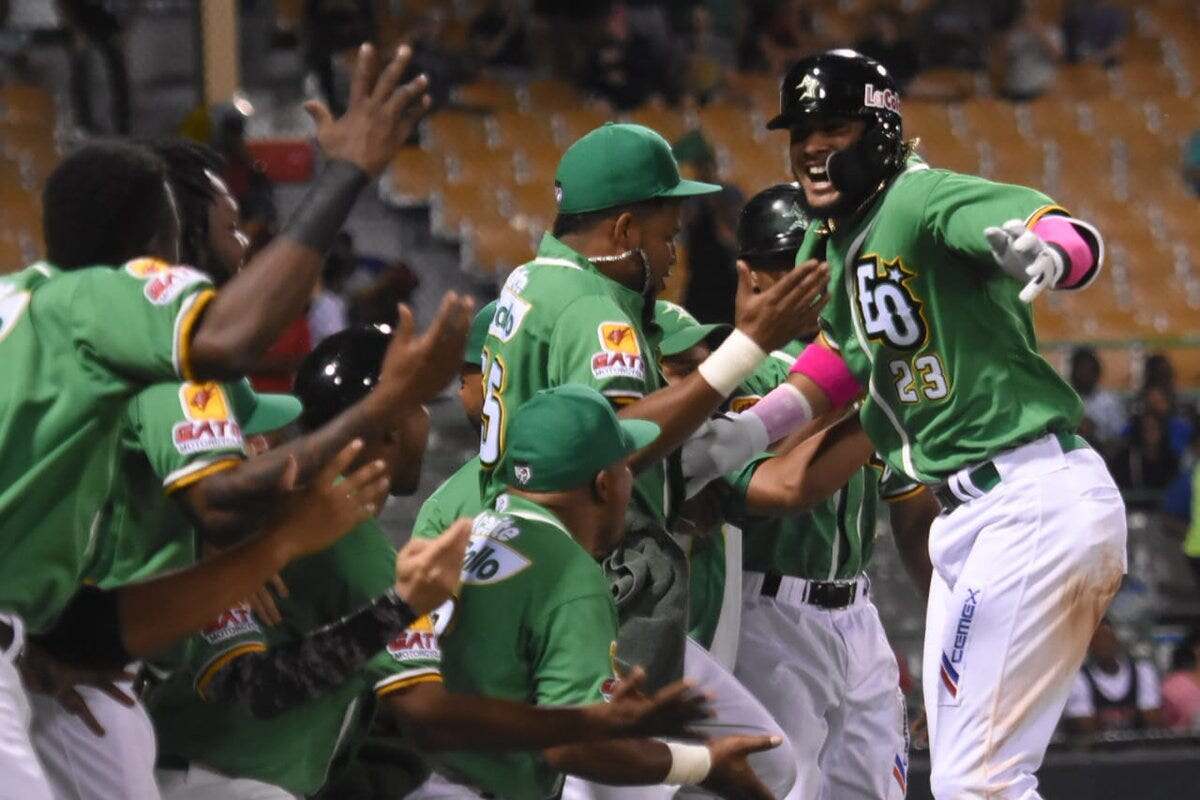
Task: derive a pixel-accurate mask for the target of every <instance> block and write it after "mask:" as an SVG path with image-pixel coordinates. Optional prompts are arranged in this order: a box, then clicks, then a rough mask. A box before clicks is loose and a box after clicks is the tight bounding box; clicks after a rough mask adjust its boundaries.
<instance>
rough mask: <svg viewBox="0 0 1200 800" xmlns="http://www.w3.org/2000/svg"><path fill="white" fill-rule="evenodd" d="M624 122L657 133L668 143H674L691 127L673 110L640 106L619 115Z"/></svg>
mask: <svg viewBox="0 0 1200 800" xmlns="http://www.w3.org/2000/svg"><path fill="white" fill-rule="evenodd" d="M621 119H622V121H624V122H634V123H637V124H638V125H645V126H646V127H647V128H651V129H653V130H656V131H658V132H659V133H661V134H662V135H663V138H665V139H666V140H667V141H668V142H672V143H674V142H675V141H676V140H678V139H679V137H681V136H683V134H685V133H687V131H688V129H689V128H690V127H691V126H690V125H688V124H687V120H686V119H685V118H684V115H683V114H681V113H679V112H678V111H676V110H675V109H673V108H665V107H660V106H653V105H648V106H642V107H641V108H636V109H634V110H633V111H629V112H627V113H625V114H622V115H621Z"/></svg>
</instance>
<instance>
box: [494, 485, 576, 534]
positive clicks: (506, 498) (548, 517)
mask: <svg viewBox="0 0 1200 800" xmlns="http://www.w3.org/2000/svg"><path fill="white" fill-rule="evenodd" d="M495 508H496V511H498V512H499V513H501V514H508V515H509V516H510V517H520V518H521V519H527V520H530V521H531V522H544V523H545V524H547V525H552V526H554V527H555V528H558V529H559V530H560V531H562V532H563V534H565V535H566V536H567V537H568V538H569V539H571V540H572V541H574V539H575V537H574V536H571V532H570V531H569V530H567V526H566V525H564V524H563V523H562V520H560V519H559V518H558V517H556V516H555V515H554V512H552V511H551V510H550V509H548V508H545V507H544V506H540V505H538V504H537V503H535V502H533V501H532V500H527V499H526V498H524V497H518V496H517V495H515V494H509V493H507V492H505V493H504V494H502V495H500V496H499V497H497V498H496V505H495Z"/></svg>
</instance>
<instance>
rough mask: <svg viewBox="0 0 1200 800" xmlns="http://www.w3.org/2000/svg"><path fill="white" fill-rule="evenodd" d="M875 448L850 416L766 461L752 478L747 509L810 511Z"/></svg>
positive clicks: (759, 510)
mask: <svg viewBox="0 0 1200 800" xmlns="http://www.w3.org/2000/svg"><path fill="white" fill-rule="evenodd" d="M873 452H875V448H874V447H873V446H872V444H871V440H870V439H868V438H867V435H866V434H865V433H863V430H862V426H861V425H860V424H859V422H858V417H857V416H851V417H848V418H847V419H845V420H843V421H842V422H840V423H838V424H837V425H835V426H833V427H832V428H829V429H827V430H825V431H822V432H821V433H818V434H817V435H815V436H812V437H810V438H809V439H808V440H807V441H805V442H803V443H801V444H799V445H797V446H795V447H793V448H792V449H791V450H789V451H788V452H786V453H784V454H782V455H779V456H776V457H774V458H770V459H767V460H766V461H764V462H763V463H762V464H761V465H760V466H759V467H758V469H757V470H755V472H754V476H753V477H752V478H751V479H750V485H749V487H748V490H747V492H746V506H747V509H748V510H749V511H750V512H751V513H754V514H777V515H784V514H795V513H800V512H804V511H809V510H811V509H812V508H814V507H815V506H816V505H818V504H819V503H821V502H823V501H825V500H827V499H829V498H830V497H832V496H833V494H834V493H835V492H836V491H837V490H838V489H840V488H842V487H843V486H845V485H846V483H847V482H848V481H849V480H850V478H851V476H853V475H854V473H855V472H857V471H858V470H859V469H861V468H862V467H863V465H865V464H866V463H867V461H868V460H869V459H870V458H871V454H872V453H873Z"/></svg>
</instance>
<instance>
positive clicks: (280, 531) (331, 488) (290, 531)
mask: <svg viewBox="0 0 1200 800" xmlns="http://www.w3.org/2000/svg"><path fill="white" fill-rule="evenodd" d="M362 448H363V443H362V440H361V439H355V440H354V441H352V442H350V444H348V445H346V446H345V447H344V448H342V450H341V451H340V452H339V453H338V454H337V455H336V456H334V457H333V458H332V459H331V460H330V461H329V463H328V464H326V465H325V466H324V467H322V468H321V470H320V472H318V473H317V475H316V477H315V478H314V479H313V480H312V482H311V483H310V484H309V485H308V486H307V487H305V488H304V489H301V490H299V491H297V492H295V493H293V494H292V495H291V496H290V497H287V498H285V500H284V503H285V505H284V510H283V513H282V514H280V515H279V516H278V517H276V519H275V520H274V521H273V523H272V525H271V527H270V528H269V529H268V534H269V535H271V536H273V537H277V538H279V539H281V540H283V541H284V543H285V545H286V550H285V552H286V553H287V554H288V555H289V556H290V558H295V557H297V556H302V555H308V554H309V553H316V552H319V551H321V550H324V549H325V548H326V547H328V546H329V545H331V544H333V543H334V542H336V541H337V540H338V539H340V538H342V536H344V535H345V534H346V533H348V532H349V531H350V529H351V528H353V527H354V526H355V525H358V524H359V523H360V522H364V521H366V520H368V519H370V518H371V517H374V516H375V512H376V510H377V509H378V507H379V504H380V503H381V502H383V499H384V497H386V496H387V490H388V479H387V475H386V472H387V464H386V463H385V462H384V461H382V460H376V461H372V462H370V463H368V464H365V465H363V466H361V467H359V468H358V469H357V470H355V471H354V472H352V473H350V474H348V475H346V476H345V478H344V479H342V478H341V476H342V475H343V473H346V472H347V471H348V470H349V468H350V465H351V464H352V463H353V462H354V459H356V458H357V457H358V455H359V453H361V452H362ZM290 558H289V560H290Z"/></svg>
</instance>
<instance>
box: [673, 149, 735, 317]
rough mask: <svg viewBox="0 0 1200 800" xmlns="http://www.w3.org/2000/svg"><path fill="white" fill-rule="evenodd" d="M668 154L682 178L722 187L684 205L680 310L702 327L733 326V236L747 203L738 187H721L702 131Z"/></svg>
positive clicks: (710, 150)
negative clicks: (685, 271) (683, 274)
mask: <svg viewBox="0 0 1200 800" xmlns="http://www.w3.org/2000/svg"><path fill="white" fill-rule="evenodd" d="M672 149H673V152H674V153H675V160H676V161H678V162H679V167H680V172H681V173H682V174H683V175H684V176H685V177H687V178H689V179H693V180H698V181H705V182H707V183H716V184H719V185H720V186H721V187H722V188H721V191H720V192H717V193H715V194H707V195H702V196H700V197H693V198H689V199H688V200H687V201H686V202H685V203H684V204H683V215H682V216H683V247H684V250H685V251H686V252H687V260H688V285H687V291H686V292H685V294H684V300H683V305H684V306H685V307H686V308H687V309H688V311H691V312H692V314H693V315H694V316H695V317H696V319H698V320H700V321H701V322H705V323H708V322H723V323H726V324H733V302H734V296H735V295H736V294H737V267H736V266H735V263H736V257H737V242H736V240H735V239H736V237H735V234H736V230H737V218H738V214H739V213H740V212H741V210H742V205H743V203H744V202H745V198H743V197H742V193H741V192H740V191H738V189H737V187H736V186H733V185H732V184H727V183H722V182H721V181H720V179H719V178H720V176H719V174H718V171H717V154H716V152H715V151H714V150H713V147H712V145H711V144H709V142H708V140H707V139H706V138H704V134H702V133H701V132H700V131H691V132H690V133H688V134H686V135H684V136H683V137H682V138H680V140H679V141H678V142H676V143H675V146H674V148H672Z"/></svg>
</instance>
